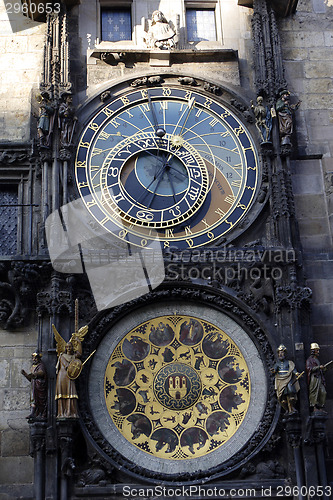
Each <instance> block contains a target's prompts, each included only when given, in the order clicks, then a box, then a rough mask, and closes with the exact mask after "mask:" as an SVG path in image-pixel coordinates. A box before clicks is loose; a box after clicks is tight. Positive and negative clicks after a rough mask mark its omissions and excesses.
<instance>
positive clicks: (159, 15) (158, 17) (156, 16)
mask: <svg viewBox="0 0 333 500" xmlns="http://www.w3.org/2000/svg"><path fill="white" fill-rule="evenodd" d="M151 20H152V24H156V23H167V22H168V21H167V20H166V18H165V16H164V14H163V12H162V11H160V10H154V12H153V13H152V15H151Z"/></svg>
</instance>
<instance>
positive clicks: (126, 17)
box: [102, 8, 132, 42]
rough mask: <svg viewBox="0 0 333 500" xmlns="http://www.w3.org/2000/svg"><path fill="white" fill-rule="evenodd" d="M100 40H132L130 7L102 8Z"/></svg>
mask: <svg viewBox="0 0 333 500" xmlns="http://www.w3.org/2000/svg"><path fill="white" fill-rule="evenodd" d="M102 40H105V41H109V42H119V41H121V40H132V23H131V11H130V9H124V8H123V9H102Z"/></svg>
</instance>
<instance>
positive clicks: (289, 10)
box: [238, 0, 298, 17]
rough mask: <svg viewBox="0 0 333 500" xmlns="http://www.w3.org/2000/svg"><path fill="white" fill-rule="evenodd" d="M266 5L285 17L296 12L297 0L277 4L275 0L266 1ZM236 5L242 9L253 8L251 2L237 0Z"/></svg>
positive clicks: (282, 0) (250, 0) (251, 0)
mask: <svg viewBox="0 0 333 500" xmlns="http://www.w3.org/2000/svg"><path fill="white" fill-rule="evenodd" d="M268 3H269V4H270V5H271V6H272V8H273V10H274V11H275V12H276V13H277V14H279V16H282V17H287V16H289V15H290V14H294V12H295V11H296V8H297V3H298V0H279V2H277V1H276V0H268ZM238 5H241V6H242V7H253V0H238Z"/></svg>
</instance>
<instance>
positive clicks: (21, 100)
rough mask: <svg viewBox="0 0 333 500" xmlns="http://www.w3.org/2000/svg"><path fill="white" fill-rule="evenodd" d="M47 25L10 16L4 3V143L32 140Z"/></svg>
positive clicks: (0, 0) (0, 132) (0, 31)
mask: <svg viewBox="0 0 333 500" xmlns="http://www.w3.org/2000/svg"><path fill="white" fill-rule="evenodd" d="M44 36H45V24H39V23H37V22H34V21H30V20H29V19H27V18H25V17H24V16H23V15H22V14H20V15H17V16H14V15H12V14H8V13H7V11H6V8H5V1H4V0H0V67H1V72H0V143H1V142H25V141H28V140H29V139H30V121H31V120H30V119H31V99H32V97H34V93H37V89H38V79H39V78H41V71H42V59H43V45H44Z"/></svg>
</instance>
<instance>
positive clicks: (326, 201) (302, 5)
mask: <svg viewBox="0 0 333 500" xmlns="http://www.w3.org/2000/svg"><path fill="white" fill-rule="evenodd" d="M280 30H281V39H282V46H283V54H284V59H285V68H286V79H287V81H288V83H289V90H290V91H291V92H292V94H294V96H292V98H293V102H294V103H295V102H296V101H297V100H298V99H300V100H301V101H302V103H301V106H300V108H299V110H298V111H296V116H295V119H296V126H297V133H296V139H297V146H298V153H299V157H300V158H299V159H297V160H295V161H293V162H292V175H293V187H294V193H295V204H296V214H297V218H298V223H299V228H300V236H301V242H302V246H303V250H304V260H305V272H306V278H307V284H308V286H310V287H311V288H312V290H313V306H312V315H311V322H312V327H313V341H315V342H318V343H319V344H320V345H321V348H322V350H321V361H322V362H327V361H329V360H330V359H333V346H332V331H333V247H332V228H333V226H332V220H333V157H332V156H333V62H332V53H333V1H332V0H312V1H310V0H300V1H299V2H298V7H297V12H296V14H295V15H293V16H291V17H290V18H288V19H283V20H282V21H281V22H280ZM306 349H307V351H308V349H309V346H306ZM326 382H327V389H328V401H327V405H326V406H327V410H328V411H329V415H330V417H332V415H333V390H332V386H333V373H332V371H331V372H328V373H327V375H326ZM328 430H329V445H330V447H331V448H333V423H332V419H330V421H329V423H328Z"/></svg>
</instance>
